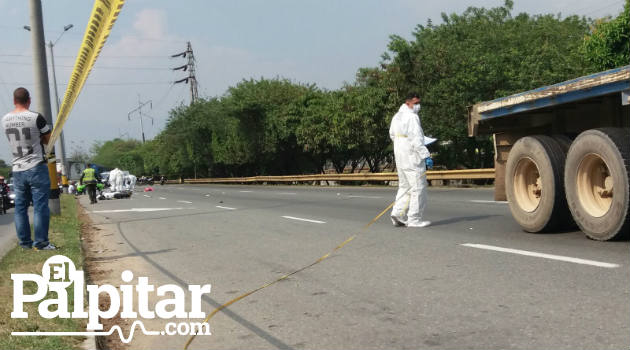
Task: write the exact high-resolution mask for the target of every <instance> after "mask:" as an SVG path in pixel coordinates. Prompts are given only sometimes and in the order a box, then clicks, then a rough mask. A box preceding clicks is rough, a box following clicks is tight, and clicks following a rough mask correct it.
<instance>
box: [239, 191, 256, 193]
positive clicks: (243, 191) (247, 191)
mask: <svg viewBox="0 0 630 350" xmlns="http://www.w3.org/2000/svg"><path fill="white" fill-rule="evenodd" d="M239 192H241V193H252V192H254V191H239Z"/></svg>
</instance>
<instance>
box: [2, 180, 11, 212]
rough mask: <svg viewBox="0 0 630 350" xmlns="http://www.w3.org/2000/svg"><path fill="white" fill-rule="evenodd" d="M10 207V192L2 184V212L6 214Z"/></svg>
mask: <svg viewBox="0 0 630 350" xmlns="http://www.w3.org/2000/svg"><path fill="white" fill-rule="evenodd" d="M8 207H9V193H8V192H7V191H6V190H5V189H4V188H2V187H1V186H0V214H6V213H7V208H8Z"/></svg>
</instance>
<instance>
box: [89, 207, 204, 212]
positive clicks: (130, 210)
mask: <svg viewBox="0 0 630 350" xmlns="http://www.w3.org/2000/svg"><path fill="white" fill-rule="evenodd" d="M185 209H194V208H185ZM167 210H184V208H131V209H115V210H94V211H93V212H92V213H127V212H138V213H144V212H151V211H167Z"/></svg>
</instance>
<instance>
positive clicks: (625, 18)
mask: <svg viewBox="0 0 630 350" xmlns="http://www.w3.org/2000/svg"><path fill="white" fill-rule="evenodd" d="M582 51H583V52H584V56H585V57H586V59H587V60H588V62H589V63H591V64H592V65H593V68H594V69H595V70H597V71H601V70H606V69H611V68H617V67H621V66H625V65H628V64H630V0H626V4H625V6H624V9H623V11H622V12H621V13H620V14H619V16H617V17H616V18H614V19H610V18H603V19H600V20H598V21H596V22H595V24H593V26H592V28H591V33H590V34H589V35H588V36H586V38H585V40H584V43H583V45H582Z"/></svg>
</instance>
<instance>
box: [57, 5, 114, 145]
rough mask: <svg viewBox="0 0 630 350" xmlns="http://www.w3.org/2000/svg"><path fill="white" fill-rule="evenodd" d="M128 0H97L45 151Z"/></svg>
mask: <svg viewBox="0 0 630 350" xmlns="http://www.w3.org/2000/svg"><path fill="white" fill-rule="evenodd" d="M124 3H125V0H95V1H94V7H93V8H92V15H91V16H90V21H89V22H88V25H87V28H85V34H84V35H83V43H82V44H81V47H80V48H79V53H78V55H77V59H76V61H75V63H74V69H73V70H72V75H71V76H70V81H69V83H68V87H67V88H66V93H65V94H64V96H63V103H62V104H61V108H60V109H59V115H57V119H56V122H55V128H54V129H53V132H52V135H51V136H50V142H48V146H47V147H46V154H50V152H51V151H52V148H53V147H54V145H55V142H56V141H57V138H59V135H60V134H61V130H62V129H63V125H64V124H65V122H66V120H68V115H69V114H70V111H71V110H72V107H74V104H75V102H76V100H77V98H78V97H79V94H80V93H81V89H82V88H83V85H84V84H85V81H86V80H87V77H88V75H89V74H90V71H91V70H92V67H94V63H96V59H97V58H98V55H99V54H100V53H101V50H102V49H103V46H104V45H105V41H107V37H109V33H111V31H112V27H113V26H114V22H116V19H117V18H118V14H119V13H120V10H121V9H122V7H123V4H124Z"/></svg>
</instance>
